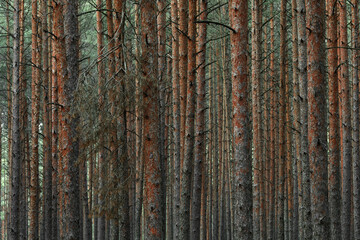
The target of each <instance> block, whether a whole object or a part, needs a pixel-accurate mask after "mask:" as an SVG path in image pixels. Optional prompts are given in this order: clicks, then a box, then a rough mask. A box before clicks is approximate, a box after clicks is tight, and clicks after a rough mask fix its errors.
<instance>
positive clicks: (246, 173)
mask: <svg viewBox="0 0 360 240" xmlns="http://www.w3.org/2000/svg"><path fill="white" fill-rule="evenodd" d="M229 6H230V9H229V15H230V25H231V27H232V28H233V29H234V30H235V32H232V33H231V35H230V37H231V45H232V49H231V63H232V75H231V80H232V105H233V149H234V153H233V154H234V161H233V162H232V165H231V168H232V171H233V172H232V175H233V179H232V191H233V192H232V202H233V210H234V239H244V240H245V239H252V238H253V232H252V164H251V162H252V159H251V149H250V134H251V133H250V124H249V116H250V110H249V109H248V108H249V103H248V96H247V95H248V82H249V78H248V52H247V49H248V32H249V31H248V1H247V0H231V3H230V4H229Z"/></svg>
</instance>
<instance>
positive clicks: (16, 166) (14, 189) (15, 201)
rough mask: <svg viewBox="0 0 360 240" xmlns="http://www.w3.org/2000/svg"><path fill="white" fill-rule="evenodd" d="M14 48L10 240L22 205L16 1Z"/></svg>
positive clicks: (16, 233)
mask: <svg viewBox="0 0 360 240" xmlns="http://www.w3.org/2000/svg"><path fill="white" fill-rule="evenodd" d="M13 7H14V23H13V24H14V32H13V35H14V40H13V41H14V46H13V82H12V92H13V97H12V144H11V145H12V151H11V154H12V157H11V161H12V164H11V165H12V166H11V168H12V169H11V171H12V176H11V205H10V206H11V219H10V233H9V239H10V240H17V239H19V236H20V233H19V214H20V209H19V203H20V159H21V151H20V150H21V146H20V145H21V144H20V126H19V123H20V118H19V110H20V109H19V108H20V102H19V98H20V91H19V90H20V88H19V85H20V23H19V20H20V19H19V18H20V14H19V13H20V11H19V1H18V0H14V2H13Z"/></svg>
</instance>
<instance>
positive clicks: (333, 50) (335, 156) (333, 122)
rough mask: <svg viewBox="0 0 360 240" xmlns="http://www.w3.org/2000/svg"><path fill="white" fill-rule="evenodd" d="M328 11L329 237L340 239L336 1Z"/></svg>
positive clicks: (332, 0)
mask: <svg viewBox="0 0 360 240" xmlns="http://www.w3.org/2000/svg"><path fill="white" fill-rule="evenodd" d="M327 12H328V23H327V26H328V36H327V38H328V39H329V40H328V46H327V47H328V48H329V50H328V64H329V67H328V72H329V93H328V94H329V182H328V184H329V210H330V221H331V225H330V228H331V239H334V240H335V239H341V222H340V218H339V216H341V193H340V189H341V186H340V180H341V178H340V141H339V140H340V134H339V130H340V122H339V86H338V84H339V79H338V73H337V67H338V54H337V51H338V49H337V42H338V37H337V28H338V3H337V1H336V0H328V1H327Z"/></svg>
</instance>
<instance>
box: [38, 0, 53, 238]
mask: <svg viewBox="0 0 360 240" xmlns="http://www.w3.org/2000/svg"><path fill="white" fill-rule="evenodd" d="M47 15H48V1H47V0H42V1H41V20H42V22H41V24H42V31H43V33H42V42H41V44H42V51H43V52H42V75H41V76H42V82H43V86H44V91H43V92H44V95H43V96H44V97H43V125H44V130H43V135H44V139H43V152H44V157H43V185H44V194H43V196H44V206H45V208H44V214H43V219H44V223H45V225H44V232H45V239H51V236H52V232H51V230H52V227H51V218H52V211H51V204H52V201H51V195H52V185H51V171H52V168H51V155H50V149H51V143H50V141H51V139H50V121H49V118H50V108H49V102H50V101H49V69H48V68H49V54H48V51H49V45H48V23H47V17H48V16H47ZM39 57H40V56H39ZM39 67H40V66H39Z"/></svg>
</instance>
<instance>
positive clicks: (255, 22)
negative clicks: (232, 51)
mask: <svg viewBox="0 0 360 240" xmlns="http://www.w3.org/2000/svg"><path fill="white" fill-rule="evenodd" d="M260 8H261V1H260V0H253V1H252V36H253V37H252V41H251V43H252V51H251V66H252V71H251V77H252V85H251V89H252V128H253V137H252V141H253V142H252V147H253V158H254V159H253V163H254V180H253V181H254V182H253V184H254V185H253V200H254V202H253V233H254V239H260V236H261V235H260V234H261V233H260V228H261V227H260V225H261V224H260V222H261V211H262V209H261V196H260V195H261V190H262V189H261V174H262V172H261V161H262V159H261V158H262V156H261V148H262V144H261V142H262V139H261V123H260V121H261V108H262V106H261V105H260V97H261V96H260V94H261V93H260V91H261V90H260V89H261V80H260V72H261V51H262V49H261V38H262V37H261V20H262V18H261V9H260Z"/></svg>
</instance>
